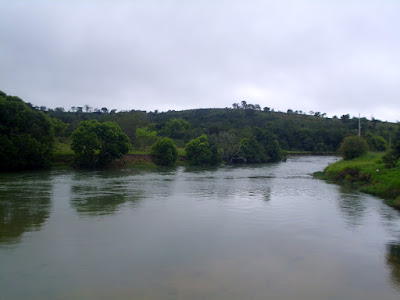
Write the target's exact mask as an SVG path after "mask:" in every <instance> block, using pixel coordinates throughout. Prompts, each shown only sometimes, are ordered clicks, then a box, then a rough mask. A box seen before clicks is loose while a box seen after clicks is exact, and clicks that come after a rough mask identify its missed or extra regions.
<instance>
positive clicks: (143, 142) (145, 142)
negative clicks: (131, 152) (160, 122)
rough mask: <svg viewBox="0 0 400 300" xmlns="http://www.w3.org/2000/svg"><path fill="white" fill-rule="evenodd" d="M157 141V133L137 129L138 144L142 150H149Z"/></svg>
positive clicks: (144, 128)
mask: <svg viewBox="0 0 400 300" xmlns="http://www.w3.org/2000/svg"><path fill="white" fill-rule="evenodd" d="M156 140H157V131H153V130H150V129H148V128H147V127H140V128H137V129H136V143H137V145H138V147H139V149H141V150H147V149H148V147H150V146H151V145H152V144H154V143H155V141H156Z"/></svg>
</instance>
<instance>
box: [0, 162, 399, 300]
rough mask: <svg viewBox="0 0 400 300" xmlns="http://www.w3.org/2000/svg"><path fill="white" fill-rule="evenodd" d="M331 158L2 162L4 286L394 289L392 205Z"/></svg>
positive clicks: (244, 295) (121, 291) (57, 290)
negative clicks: (116, 164)
mask: <svg viewBox="0 0 400 300" xmlns="http://www.w3.org/2000/svg"><path fill="white" fill-rule="evenodd" d="M336 159H337V158H334V157H293V158H289V159H288V161H287V162H282V163H278V164H272V165H257V166H234V167H231V166H228V167H219V168H212V169H210V168H208V169H202V168H185V167H177V168H174V169H160V170H157V171H138V170H132V169H123V170H113V171H110V170H108V171H98V172H97V171H96V172H78V171H46V172H34V173H19V174H7V175H5V174H2V175H0V299H2V300H3V299H4V300H5V299H7V300H8V299H307V300H310V299H335V300H336V299H363V300H366V299H374V300H376V299H380V300H383V299H396V300H398V299H400V246H399V245H400V213H399V212H398V211H396V210H394V209H392V208H390V207H388V206H386V205H385V204H384V203H383V202H382V200H380V199H378V198H375V197H373V196H370V195H366V194H362V193H359V192H356V191H354V190H346V189H344V188H343V187H340V186H337V185H334V184H329V183H326V182H324V181H321V180H318V179H314V178H313V177H312V173H313V172H315V171H322V170H323V169H324V168H325V167H326V166H327V165H328V164H329V163H331V162H333V161H335V160H336Z"/></svg>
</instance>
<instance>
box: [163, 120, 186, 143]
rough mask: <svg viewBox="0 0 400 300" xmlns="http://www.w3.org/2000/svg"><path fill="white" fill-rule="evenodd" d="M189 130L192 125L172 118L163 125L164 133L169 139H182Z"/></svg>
mask: <svg viewBox="0 0 400 300" xmlns="http://www.w3.org/2000/svg"><path fill="white" fill-rule="evenodd" d="M191 128H192V125H191V124H190V123H189V122H188V121H186V120H185V119H182V118H179V119H176V118H174V119H172V120H169V121H168V122H167V123H166V124H165V127H164V131H165V133H166V135H167V136H168V137H170V138H173V139H183V138H184V137H185V135H186V134H187V133H188V131H189V130H190V129H191Z"/></svg>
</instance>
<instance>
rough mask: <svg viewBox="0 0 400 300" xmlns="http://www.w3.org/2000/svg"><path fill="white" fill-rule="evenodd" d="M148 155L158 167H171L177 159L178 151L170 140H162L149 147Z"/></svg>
mask: <svg viewBox="0 0 400 300" xmlns="http://www.w3.org/2000/svg"><path fill="white" fill-rule="evenodd" d="M150 154H151V156H152V157H153V159H154V162H155V163H156V164H157V165H160V166H173V165H175V163H176V160H177V159H178V149H177V148H176V146H175V144H174V142H173V141H172V140H171V139H170V138H162V139H160V140H158V141H157V142H155V143H154V144H153V146H151V150H150Z"/></svg>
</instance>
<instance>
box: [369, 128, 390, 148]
mask: <svg viewBox="0 0 400 300" xmlns="http://www.w3.org/2000/svg"><path fill="white" fill-rule="evenodd" d="M365 138H366V140H367V143H368V145H369V147H370V149H371V150H372V151H381V152H384V151H386V149H387V147H388V143H387V142H386V140H385V139H384V138H383V137H381V136H378V135H372V134H371V133H369V132H368V133H367V134H366V135H365Z"/></svg>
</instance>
